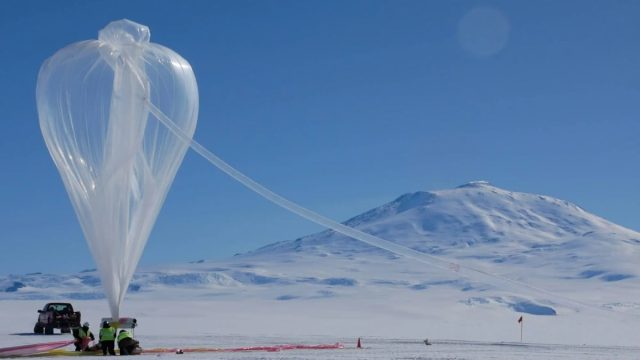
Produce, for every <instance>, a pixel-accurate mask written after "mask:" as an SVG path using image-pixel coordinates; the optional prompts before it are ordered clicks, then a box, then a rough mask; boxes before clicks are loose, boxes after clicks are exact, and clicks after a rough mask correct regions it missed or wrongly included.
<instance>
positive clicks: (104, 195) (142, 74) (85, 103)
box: [36, 20, 198, 318]
mask: <svg viewBox="0 0 640 360" xmlns="http://www.w3.org/2000/svg"><path fill="white" fill-rule="evenodd" d="M149 39H150V33H149V28H148V27H146V26H143V25H140V24H137V23H135V22H132V21H129V20H119V21H114V22H112V23H110V24H109V25H108V26H107V27H105V28H104V29H102V30H101V31H100V33H99V37H98V40H88V41H82V42H78V43H74V44H71V45H69V46H67V47H65V48H63V49H61V50H59V51H58V52H56V53H55V54H54V55H53V56H52V57H51V58H49V59H48V60H47V61H45V62H44V64H43V65H42V67H41V69H40V73H39V75H38V84H37V89H36V98H37V103H38V113H39V118H40V128H41V130H42V135H43V136H44V139H45V142H46V144H47V147H48V149H49V152H50V154H51V156H52V158H53V161H54V162H55V164H56V166H57V168H58V171H59V172H60V175H61V177H62V180H63V182H64V185H65V188H66V189H67V192H68V193H69V197H70V199H71V202H72V204H73V207H74V209H75V212H76V215H77V217H78V220H79V222H80V225H81V227H82V230H83V232H84V236H85V238H86V240H87V243H88V244H89V248H90V250H91V253H92V255H93V257H94V259H95V262H96V265H97V268H98V271H99V273H100V277H101V280H102V284H103V287H104V290H105V294H106V296H107V299H108V301H109V305H110V308H111V315H112V316H113V317H114V318H118V317H119V308H120V304H121V303H122V300H123V299H124V296H125V293H126V290H127V287H128V286H129V283H130V281H131V278H132V276H133V273H134V271H135V268H136V265H137V263H138V260H139V259H140V256H141V255H142V251H143V249H144V246H145V243H146V242H147V239H148V237H149V234H150V232H151V229H152V228H153V225H154V223H155V221H156V218H157V216H158V213H159V211H160V208H161V207H162V204H163V202H164V199H165V197H166V195H167V191H168V190H169V187H170V186H171V183H172V182H173V179H174V177H175V175H176V172H177V170H178V167H179V166H180V163H181V162H182V159H183V158H184V155H185V152H186V151H187V148H188V146H189V144H188V143H187V142H185V141H184V139H180V138H178V137H176V136H174V135H173V134H172V133H171V132H170V131H169V130H168V129H167V127H165V126H163V125H162V124H161V123H160V122H159V121H158V119H157V118H156V117H155V116H156V115H158V114H161V116H166V118H168V119H170V120H171V121H172V123H173V124H174V125H175V126H176V127H177V128H178V129H179V130H180V131H181V132H182V133H183V134H187V135H188V136H189V137H192V136H193V133H194V131H195V127H196V121H197V117H198V88H197V84H196V79H195V76H194V74H193V71H192V69H191V66H190V65H189V63H188V62H187V61H186V60H185V59H183V58H182V57H181V56H180V55H178V54H177V53H175V52H174V51H172V50H171V49H168V48H166V47H164V46H161V45H158V44H154V43H152V42H150V41H149ZM152 110H153V112H152ZM154 114H155V115H154Z"/></svg>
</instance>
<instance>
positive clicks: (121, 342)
mask: <svg viewBox="0 0 640 360" xmlns="http://www.w3.org/2000/svg"><path fill="white" fill-rule="evenodd" d="M139 344H140V343H139V342H138V341H137V340H135V339H134V338H133V336H131V334H130V333H129V332H128V331H127V330H120V333H119V334H118V348H119V349H120V355H134V354H135V353H136V348H137V347H138V345H139Z"/></svg>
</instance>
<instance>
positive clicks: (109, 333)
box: [100, 327, 116, 341]
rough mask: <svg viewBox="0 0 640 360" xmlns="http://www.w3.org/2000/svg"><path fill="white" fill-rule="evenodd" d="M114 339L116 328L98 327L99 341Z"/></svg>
mask: <svg viewBox="0 0 640 360" xmlns="http://www.w3.org/2000/svg"><path fill="white" fill-rule="evenodd" d="M115 339H116V329H114V328H112V327H109V328H102V329H100V341H113V340H115Z"/></svg>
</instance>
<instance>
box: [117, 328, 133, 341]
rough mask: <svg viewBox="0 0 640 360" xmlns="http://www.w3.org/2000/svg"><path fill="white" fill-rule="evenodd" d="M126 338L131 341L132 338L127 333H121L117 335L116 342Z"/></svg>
mask: <svg viewBox="0 0 640 360" xmlns="http://www.w3.org/2000/svg"><path fill="white" fill-rule="evenodd" d="M126 338H131V339H133V337H132V336H131V334H129V332H128V331H122V332H121V333H120V334H118V342H120V341H122V340H123V339H126Z"/></svg>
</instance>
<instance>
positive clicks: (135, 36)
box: [98, 19, 151, 48]
mask: <svg viewBox="0 0 640 360" xmlns="http://www.w3.org/2000/svg"><path fill="white" fill-rule="evenodd" d="M150 38H151V33H150V32H149V28H148V27H147V26H144V25H141V24H138V23H136V22H133V21H131V20H127V19H122V20H117V21H112V22H110V23H109V25H107V26H106V27H105V28H104V29H102V30H100V32H99V33H98V40H100V41H102V42H105V43H107V44H109V45H111V46H112V47H114V48H121V47H126V46H131V45H145V44H147V43H149V39H150Z"/></svg>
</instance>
